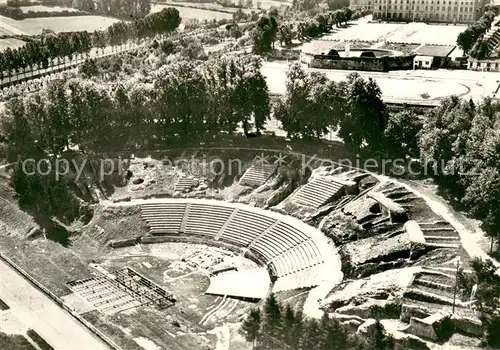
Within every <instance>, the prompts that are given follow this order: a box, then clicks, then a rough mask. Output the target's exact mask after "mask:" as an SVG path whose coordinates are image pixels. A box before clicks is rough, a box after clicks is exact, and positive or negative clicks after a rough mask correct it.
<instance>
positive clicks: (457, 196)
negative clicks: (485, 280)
mask: <svg viewBox="0 0 500 350" xmlns="http://www.w3.org/2000/svg"><path fill="white" fill-rule="evenodd" d="M499 126H500V105H499V104H498V103H496V102H493V101H492V100H491V99H485V100H484V101H483V102H482V103H480V104H479V105H476V104H474V103H473V102H472V101H463V100H460V99H458V98H457V97H452V98H450V99H447V100H446V101H444V102H443V103H442V105H441V106H440V107H439V108H436V109H433V110H432V111H431V112H430V113H428V114H427V115H426V118H425V120H424V123H423V128H422V130H421V131H420V133H419V146H420V152H421V161H422V162H423V165H424V166H425V167H426V169H427V170H428V173H429V174H431V175H432V176H434V177H435V179H436V181H437V182H438V184H439V185H440V186H441V188H442V189H443V190H444V191H446V193H448V195H449V197H450V198H451V199H452V200H453V201H454V202H455V203H457V204H460V205H462V206H464V207H465V208H466V209H467V210H468V211H469V212H470V213H472V214H473V215H474V216H475V217H476V218H478V219H480V220H482V222H483V228H484V230H485V231H486V233H487V234H489V235H491V236H493V237H498V232H499V231H500V158H499V156H498V155H499V154H500V153H499V151H500V136H499V134H498V128H499Z"/></svg>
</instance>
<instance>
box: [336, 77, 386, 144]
mask: <svg viewBox="0 0 500 350" xmlns="http://www.w3.org/2000/svg"><path fill="white" fill-rule="evenodd" d="M381 94H382V93H381V91H380V88H379V87H378V85H377V83H376V82H375V81H374V80H373V79H371V78H369V79H368V81H366V80H364V79H363V78H361V77H360V76H359V74H357V73H353V74H350V75H348V77H347V96H346V99H345V109H344V111H345V114H344V117H343V118H342V120H341V121H340V127H339V136H340V137H341V138H342V139H343V141H344V142H345V143H346V144H347V145H349V146H352V147H355V148H357V149H359V148H360V147H361V146H363V145H368V146H370V147H371V148H372V149H374V150H379V149H380V147H381V145H382V139H383V132H384V129H385V126H386V122H387V112H386V110H385V106H384V103H383V102H382V99H381Z"/></svg>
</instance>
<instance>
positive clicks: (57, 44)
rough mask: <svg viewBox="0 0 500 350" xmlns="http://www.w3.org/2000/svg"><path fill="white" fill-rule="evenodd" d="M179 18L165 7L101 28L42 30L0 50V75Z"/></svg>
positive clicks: (168, 27) (144, 33)
mask: <svg viewBox="0 0 500 350" xmlns="http://www.w3.org/2000/svg"><path fill="white" fill-rule="evenodd" d="M180 21H181V19H180V17H179V11H177V10H176V9H174V8H168V9H164V10H162V11H161V12H157V13H154V14H151V15H149V16H147V17H146V18H143V19H138V20H135V21H133V22H116V23H114V24H112V25H111V26H110V27H108V28H107V29H106V30H103V31H95V32H93V33H88V32H86V31H83V32H67V33H58V34H54V33H44V34H43V35H42V36H41V37H40V38H38V39H34V40H30V41H29V42H28V43H27V44H26V45H25V46H22V47H19V48H17V49H10V48H7V49H6V50H5V51H4V52H0V75H1V78H3V77H4V76H5V75H6V74H5V73H6V72H8V73H12V72H14V73H18V72H20V71H21V70H26V69H27V68H31V69H33V67H34V66H38V68H40V67H44V68H46V67H48V66H49V64H50V63H53V62H54V60H56V59H57V60H61V59H64V58H65V57H68V58H69V59H70V60H71V59H72V58H73V56H74V55H77V54H81V55H83V54H88V53H89V51H90V50H91V48H93V47H94V48H101V49H104V48H105V47H106V46H112V47H116V46H119V45H123V44H125V43H127V42H130V41H132V40H142V39H144V38H147V37H150V36H153V35H157V34H165V33H169V32H171V31H173V30H175V29H176V28H177V27H178V26H179V24H180ZM8 75H9V74H8Z"/></svg>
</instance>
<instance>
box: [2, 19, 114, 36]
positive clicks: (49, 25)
mask: <svg viewBox="0 0 500 350" xmlns="http://www.w3.org/2000/svg"><path fill="white" fill-rule="evenodd" d="M115 22H118V20H117V19H114V18H108V17H102V16H78V17H44V18H27V19H24V20H22V21H16V20H14V19H11V18H7V17H5V16H0V28H5V27H7V28H6V29H7V31H9V27H12V28H15V29H17V30H19V31H21V32H23V33H25V34H28V35H37V34H40V33H41V32H42V30H43V29H50V30H53V31H54V32H71V31H81V30H86V31H89V32H93V31H94V30H98V29H105V28H107V27H109V26H110V25H111V24H113V23H115Z"/></svg>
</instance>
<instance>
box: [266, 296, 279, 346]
mask: <svg viewBox="0 0 500 350" xmlns="http://www.w3.org/2000/svg"><path fill="white" fill-rule="evenodd" d="M282 327H283V320H282V316H281V306H280V305H279V303H278V301H277V300H276V296H275V295H274V293H272V292H271V294H270V295H269V297H268V298H267V299H266V302H265V304H264V318H263V322H262V327H261V333H263V334H264V336H265V337H263V339H262V342H263V345H264V347H267V348H271V349H272V348H273V347H275V346H276V345H278V344H279V343H280V342H281V340H282V330H283V328H282Z"/></svg>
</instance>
